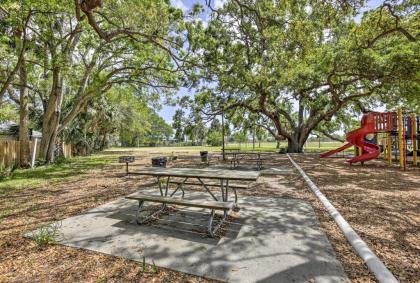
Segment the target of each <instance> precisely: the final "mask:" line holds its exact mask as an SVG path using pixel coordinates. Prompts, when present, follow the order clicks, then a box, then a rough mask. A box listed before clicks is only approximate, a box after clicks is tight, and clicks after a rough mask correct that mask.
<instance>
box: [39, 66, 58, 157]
mask: <svg viewBox="0 0 420 283" xmlns="http://www.w3.org/2000/svg"><path fill="white" fill-rule="evenodd" d="M62 97H63V79H62V78H61V77H60V70H59V69H56V70H54V72H53V85H52V89H51V93H50V97H49V99H48V103H47V108H46V111H45V114H44V118H43V123H42V140H41V149H40V157H41V158H42V159H43V160H44V161H45V162H46V163H52V162H54V151H55V143H56V139H57V134H58V127H59V123H60V116H61V106H62Z"/></svg>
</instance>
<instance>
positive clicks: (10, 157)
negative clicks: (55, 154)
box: [0, 140, 72, 167]
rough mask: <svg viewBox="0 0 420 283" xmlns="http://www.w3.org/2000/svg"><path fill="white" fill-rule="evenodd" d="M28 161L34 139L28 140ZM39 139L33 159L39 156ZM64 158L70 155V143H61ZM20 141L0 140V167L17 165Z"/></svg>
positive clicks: (32, 149) (31, 154)
mask: <svg viewBox="0 0 420 283" xmlns="http://www.w3.org/2000/svg"><path fill="white" fill-rule="evenodd" d="M29 144H30V161H31V160H32V156H33V152H34V145H35V142H34V141H30V142H29ZM40 145H41V144H40V141H38V142H37V143H36V151H35V160H37V159H38V158H39V149H40ZM62 149H63V155H64V158H68V157H71V156H72V145H71V144H65V143H63V144H62ZM19 153H20V142H19V141H16V140H0V167H9V166H13V165H19V158H20V154H19Z"/></svg>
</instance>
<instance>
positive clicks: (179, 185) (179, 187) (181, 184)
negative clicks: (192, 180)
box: [170, 177, 188, 198]
mask: <svg viewBox="0 0 420 283" xmlns="http://www.w3.org/2000/svg"><path fill="white" fill-rule="evenodd" d="M187 180H188V177H187V178H185V179H184V181H182V183H179V184H178V186H177V187H176V189H175V191H173V192H172V194H171V195H170V197H172V196H173V195H174V194H175V193H176V192H177V191H178V190H179V189H180V190H181V191H182V198H184V194H185V191H184V188H183V187H182V186H183V185H184V183H185V182H186V181H187Z"/></svg>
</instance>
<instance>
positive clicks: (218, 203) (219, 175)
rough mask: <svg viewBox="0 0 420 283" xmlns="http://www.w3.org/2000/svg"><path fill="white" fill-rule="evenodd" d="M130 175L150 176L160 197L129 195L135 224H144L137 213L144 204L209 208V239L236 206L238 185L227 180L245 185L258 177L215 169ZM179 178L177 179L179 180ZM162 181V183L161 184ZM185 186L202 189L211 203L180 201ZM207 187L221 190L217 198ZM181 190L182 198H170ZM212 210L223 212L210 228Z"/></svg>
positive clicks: (157, 170) (143, 171)
mask: <svg viewBox="0 0 420 283" xmlns="http://www.w3.org/2000/svg"><path fill="white" fill-rule="evenodd" d="M130 175H142V176H153V177H156V178H157V183H158V188H159V192H160V196H150V195H144V194H140V193H137V194H135V195H130V196H128V197H127V198H128V199H134V200H138V201H139V209H138V211H137V216H136V220H137V223H138V224H142V223H144V222H145V221H146V220H144V221H140V220H139V212H140V211H141V208H142V205H143V203H144V202H145V201H149V202H158V203H162V209H161V210H160V211H162V210H163V209H165V206H166V204H177V205H183V206H191V207H201V208H208V209H211V211H212V212H211V216H210V219H209V225H208V232H209V234H210V236H213V235H214V233H215V231H216V230H217V229H218V228H219V227H220V225H221V224H222V223H223V221H224V220H225V219H226V217H227V215H228V213H229V212H230V210H231V209H232V208H234V207H235V206H236V204H237V199H238V196H237V193H236V189H237V188H240V187H241V186H240V185H230V184H229V182H230V181H246V182H255V181H256V180H257V179H258V177H259V176H260V172H257V171H236V170H235V171H232V170H229V169H215V168H202V169H201V168H159V167H151V168H144V169H141V170H137V171H135V172H130ZM171 178H177V179H178V180H176V181H171ZM179 179H180V180H179ZM190 179H195V180H197V181H198V182H197V181H195V182H190V181H189V180H190ZM162 180H164V181H163V182H162ZM203 180H216V181H218V184H215V183H212V184H209V183H206V182H204V181H203ZM170 184H176V188H175V189H174V190H173V191H172V192H171V193H170V192H169V185H170ZM185 185H195V186H201V187H203V188H204V189H205V190H206V192H207V193H208V194H209V195H210V196H211V197H212V198H213V200H214V201H206V200H199V201H192V200H183V198H184V193H185V192H184V186H185ZM210 187H219V189H220V191H221V197H220V198H219V197H217V196H216V195H215V194H214V193H213V192H212V191H211V190H210ZM229 189H232V191H233V193H234V196H235V201H234V202H233V203H229V202H228V196H229ZM179 190H180V191H182V199H179V198H174V197H173V196H174V195H175V193H176V192H177V191H179ZM215 210H223V211H224V217H223V219H222V220H221V221H220V222H219V224H218V225H217V226H216V228H212V222H213V217H214V214H215Z"/></svg>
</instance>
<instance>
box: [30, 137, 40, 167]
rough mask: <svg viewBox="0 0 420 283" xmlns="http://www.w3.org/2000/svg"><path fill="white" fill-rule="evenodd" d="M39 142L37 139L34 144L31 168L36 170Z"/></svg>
mask: <svg viewBox="0 0 420 283" xmlns="http://www.w3.org/2000/svg"><path fill="white" fill-rule="evenodd" d="M37 141H38V139H37V138H35V141H34V142H33V149H32V160H31V168H34V166H35V156H36V149H37Z"/></svg>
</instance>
